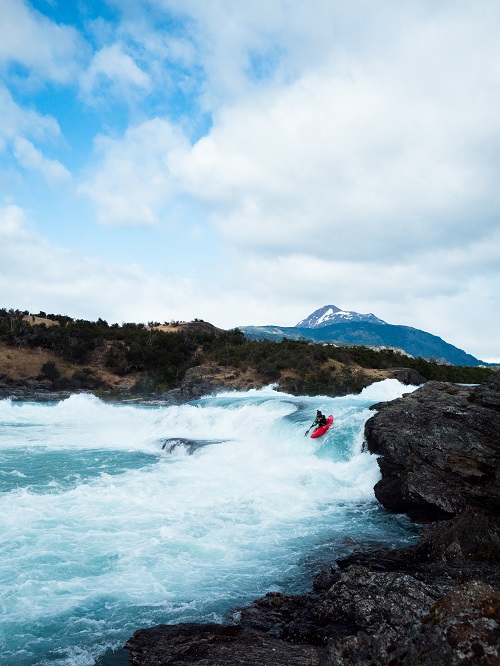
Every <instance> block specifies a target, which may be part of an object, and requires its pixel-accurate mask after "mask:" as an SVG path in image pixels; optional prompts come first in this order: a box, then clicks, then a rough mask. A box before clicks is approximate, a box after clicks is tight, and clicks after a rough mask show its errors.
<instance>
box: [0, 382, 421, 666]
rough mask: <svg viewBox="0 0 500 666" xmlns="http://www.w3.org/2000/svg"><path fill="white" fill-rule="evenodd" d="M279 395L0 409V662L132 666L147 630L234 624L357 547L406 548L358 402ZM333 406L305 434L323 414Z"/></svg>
mask: <svg viewBox="0 0 500 666" xmlns="http://www.w3.org/2000/svg"><path fill="white" fill-rule="evenodd" d="M408 390H410V389H408V387H404V386H402V385H401V384H399V382H397V381H396V380H386V381H384V382H380V383H378V384H374V385H372V386H371V387H369V388H368V389H365V391H364V392H363V393H362V394H361V395H360V396H347V397H343V398H335V399H332V398H325V397H316V398H307V397H293V396H289V395H286V394H282V393H277V392H276V391H274V390H273V389H272V388H267V389H264V390H261V391H249V392H246V393H223V394H219V395H218V396H215V397H209V398H204V399H201V400H198V401H196V402H193V403H190V404H188V405H182V406H176V407H145V406H131V405H123V404H121V405H119V404H109V403H104V402H102V401H100V400H99V399H97V398H95V397H94V396H90V395H74V396H72V397H70V398H69V399H68V400H65V401H62V402H60V403H52V404H48V403H45V404H41V403H27V402H26V403H15V402H11V401H10V400H3V401H0V525H1V530H0V589H1V591H2V593H1V595H0V607H1V611H2V624H1V628H0V663H1V664H6V665H7V664H8V665H9V666H28V665H29V666H33V665H35V664H36V665H50V666H54V665H58V666H93V665H94V664H100V665H101V666H104V665H105V664H106V665H108V664H126V663H128V662H127V655H126V653H125V652H124V651H123V650H121V647H122V646H123V643H124V642H125V641H126V639H127V638H128V637H130V636H131V635H132V633H133V632H134V631H135V630H136V629H137V628H139V627H143V626H150V625H154V624H159V623H175V622H223V621H230V619H231V616H232V615H231V614H232V612H233V610H234V608H235V607H238V606H240V605H243V604H246V603H249V602H250V601H252V600H253V599H255V598H256V597H258V596H261V595H263V594H265V593H266V592H268V591H269V590H281V591H284V592H301V591H304V590H306V589H308V588H309V587H310V584H311V580H312V577H313V575H314V572H315V571H316V570H317V568H318V567H319V566H320V565H321V562H322V561H324V560H325V559H329V558H334V557H339V556H342V555H345V554H347V553H348V552H351V551H352V550H353V548H355V547H356V544H358V545H359V544H361V543H365V544H366V543H371V544H388V545H400V544H404V543H409V542H411V541H413V540H414V538H415V534H414V530H413V528H412V527H411V526H410V525H409V524H408V522H407V521H406V520H405V519H404V518H402V517H396V516H393V515H390V514H387V513H386V512H385V511H384V510H383V509H381V508H380V507H379V506H378V504H377V503H376V502H375V500H374V496H373V486H374V484H375V483H376V481H377V480H378V478H379V471H378V466H377V462H376V459H375V457H374V456H371V455H369V454H368V453H363V452H362V444H363V429H364V423H365V421H366V419H367V418H368V417H369V416H370V414H371V412H370V411H369V410H368V407H369V406H370V405H372V404H374V403H376V402H379V401H381V400H389V399H393V398H396V397H399V396H400V395H401V394H402V393H403V392H407V391H408ZM318 408H319V409H321V410H322V411H323V412H325V413H326V414H329V413H333V414H334V415H335V424H334V426H333V428H332V429H331V430H330V432H329V433H328V434H327V435H325V437H323V438H321V439H316V440H314V439H311V438H309V437H304V433H305V431H306V429H307V428H308V427H309V425H310V424H311V422H312V420H313V418H314V416H315V411H316V409H318Z"/></svg>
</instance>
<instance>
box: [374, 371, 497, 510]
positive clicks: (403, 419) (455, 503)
mask: <svg viewBox="0 0 500 666" xmlns="http://www.w3.org/2000/svg"><path fill="white" fill-rule="evenodd" d="M493 378H494V381H493V380H492V381H490V383H489V384H488V386H487V387H486V388H485V389H483V391H482V392H481V391H480V390H479V389H474V390H472V392H471V389H470V387H469V388H468V387H459V386H455V385H453V384H447V383H442V382H428V383H427V384H425V385H424V386H423V387H421V388H420V389H418V390H417V391H415V392H414V393H411V394H406V395H405V396H403V398H400V399H398V400H394V401H392V402H388V403H381V404H378V405H375V407H374V408H375V409H378V410H379V411H378V413H377V414H376V415H375V416H373V417H372V418H371V419H369V420H368V422H367V424H366V429H365V434H366V440H367V444H368V449H369V450H370V451H371V452H372V453H375V454H377V455H379V456H380V458H379V466H380V469H381V472H382V479H381V481H380V482H379V483H378V484H377V485H376V486H375V495H376V497H377V499H378V500H379V501H380V502H381V503H382V504H383V505H384V506H385V507H386V508H387V509H389V510H391V511H395V512H400V513H403V512H404V513H407V514H408V515H409V516H410V517H411V518H413V519H414V520H422V521H425V520H436V519H443V518H450V517H452V516H454V515H457V514H459V513H461V512H463V511H465V509H466V508H467V507H469V506H470V507H475V508H477V509H480V510H482V511H484V512H485V513H498V512H499V511H500V471H499V470H500V412H498V411H496V409H495V408H494V405H493V403H494V401H495V399H496V396H497V395H499V394H500V386H499V380H500V375H498V377H497V376H496V375H494V376H493ZM471 395H472V401H471V400H470V398H471ZM478 395H479V396H482V397H481V398H480V400H479V398H478V397H477V396H478ZM492 405H493V406H492Z"/></svg>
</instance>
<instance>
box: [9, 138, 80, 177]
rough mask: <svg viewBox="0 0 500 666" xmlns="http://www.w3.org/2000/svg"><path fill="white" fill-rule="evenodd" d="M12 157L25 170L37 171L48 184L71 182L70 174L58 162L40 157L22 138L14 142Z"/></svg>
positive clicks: (31, 145)
mask: <svg viewBox="0 0 500 666" xmlns="http://www.w3.org/2000/svg"><path fill="white" fill-rule="evenodd" d="M14 155H15V156H16V158H17V159H18V160H19V162H20V164H22V166H23V167H25V168H26V169H31V170H34V171H39V172H40V173H41V174H42V175H43V176H44V177H45V178H46V179H47V180H48V181H49V182H63V181H68V180H71V174H70V173H69V171H68V170H67V169H66V167H64V166H63V165H62V164H61V163H60V162H58V161H57V160H51V159H48V158H46V157H44V156H43V155H42V153H41V152H40V151H39V150H38V149H37V148H35V146H34V145H33V144H32V143H31V141H28V140H27V139H24V138H22V137H17V138H16V139H15V140H14Z"/></svg>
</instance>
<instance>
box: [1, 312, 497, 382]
mask: <svg viewBox="0 0 500 666" xmlns="http://www.w3.org/2000/svg"><path fill="white" fill-rule="evenodd" d="M42 315H43V316H42ZM172 328H173V330H161V329H160V328H159V327H158V325H156V324H154V323H153V322H151V325H148V326H146V325H144V324H135V323H124V324H121V325H119V324H111V325H110V324H108V323H107V322H106V321H104V320H103V319H98V320H97V321H96V322H91V321H87V320H79V319H77V320H73V319H71V318H69V317H66V316H62V315H46V314H45V313H39V315H38V316H36V317H34V316H32V315H30V316H28V313H25V312H20V311H14V310H5V309H3V310H2V309H0V342H2V343H3V344H4V345H5V346H6V347H10V348H12V349H17V350H24V351H25V352H30V351H31V352H34V351H35V350H45V351H47V352H50V354H51V359H52V360H49V361H46V362H45V364H43V366H42V367H41V369H40V376H41V377H42V378H45V379H46V380H49V381H51V382H52V384H53V385H54V387H56V388H89V389H97V388H106V386H107V385H106V381H105V379H104V378H103V373H102V372H99V369H100V370H105V371H106V372H107V373H110V375H112V376H115V377H121V378H125V377H134V383H135V390H136V391H142V392H148V393H153V392H161V391H164V390H168V389H171V388H176V387H178V386H180V385H181V383H182V380H183V378H184V375H185V373H186V371H187V370H188V369H189V368H192V367H194V366H198V365H205V364H211V365H217V366H219V367H221V368H233V369H234V370H235V373H236V374H238V373H241V372H245V371H248V370H249V369H251V370H252V371H253V372H254V373H256V374H257V375H258V376H259V377H260V378H261V379H262V381H265V382H267V383H269V382H277V383H278V384H279V386H280V387H281V388H282V389H284V390H287V391H289V392H292V393H305V394H317V393H323V394H330V395H340V394H341V393H342V392H350V391H359V390H361V388H363V386H366V385H367V383H369V381H368V380H367V377H368V375H367V372H363V371H361V370H360V369H364V370H365V371H367V370H373V369H388V368H395V367H406V368H413V369H415V370H417V371H418V372H419V373H420V374H421V375H423V376H424V377H426V378H427V379H437V380H442V381H451V382H462V383H479V382H482V381H484V379H485V378H486V377H487V376H488V375H489V374H491V372H492V370H491V369H489V368H482V367H469V366H449V365H439V364H437V363H431V362H429V361H425V360H424V359H421V358H418V359H412V358H409V357H408V356H405V355H403V354H399V353H397V352H395V351H393V350H383V351H375V350H373V349H370V348H368V347H362V346H359V347H358V346H356V347H352V346H350V347H336V346H332V345H323V344H313V343H310V342H308V341H305V340H286V339H285V340H282V341H280V342H274V341H270V340H248V339H246V338H245V336H244V334H243V333H242V332H241V331H239V330H238V329H234V330H231V331H222V330H220V329H215V328H214V327H213V326H211V325H210V324H207V323H205V322H201V321H199V320H195V321H194V322H191V323H190V324H185V325H181V326H177V327H175V326H174V327H172ZM96 359H99V363H97V361H96ZM64 364H66V366H68V364H69V366H71V367H73V368H74V370H73V374H72V375H71V374H68V372H67V371H66V372H62V371H61V367H62V366H63V365H64ZM1 374H2V371H1V370H0V375H1ZM3 375H4V378H5V376H8V372H7V373H6V372H5V369H4V370H3Z"/></svg>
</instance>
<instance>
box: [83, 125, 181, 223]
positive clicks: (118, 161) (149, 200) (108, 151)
mask: <svg viewBox="0 0 500 666" xmlns="http://www.w3.org/2000/svg"><path fill="white" fill-rule="evenodd" d="M184 142H185V139H184V138H183V137H182V135H181V133H180V132H178V131H177V130H175V128H174V127H173V126H172V125H171V124H170V123H169V122H168V121H166V120H161V119H159V118H156V119H154V120H150V121H147V122H145V123H142V124H141V125H138V126H137V127H131V128H129V129H128V130H127V132H126V134H125V136H124V137H123V139H121V140H119V139H110V138H106V137H100V138H98V139H97V140H96V142H95V148H96V152H97V154H98V155H99V156H100V158H101V159H100V162H99V163H98V165H97V166H96V167H95V168H94V169H93V170H92V172H91V173H90V174H89V176H88V177H87V178H86V179H85V180H84V182H82V183H81V185H80V186H79V188H78V191H79V192H80V193H81V194H85V195H87V196H89V197H90V199H91V200H92V201H93V202H94V204H95V205H96V206H97V208H98V218H99V220H100V221H101V222H102V223H103V224H107V225H118V224H135V225H144V224H146V225H149V224H157V223H158V221H159V215H160V212H161V210H162V208H163V206H164V204H165V202H166V201H167V200H168V199H169V197H170V196H171V194H172V192H173V188H174V179H173V177H172V173H171V168H170V163H169V155H170V153H171V152H172V151H174V150H178V149H182V147H183V146H184Z"/></svg>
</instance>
